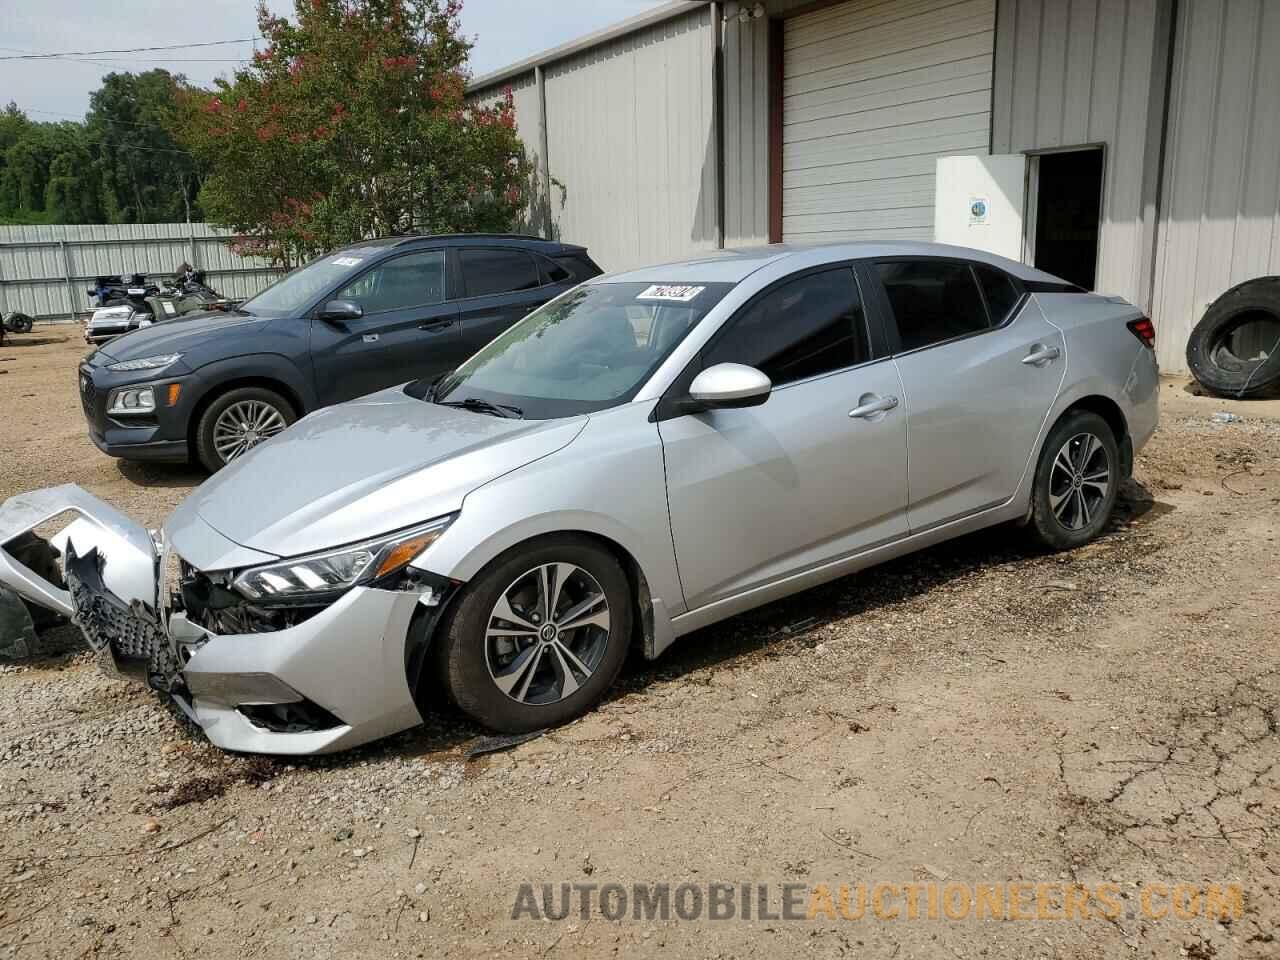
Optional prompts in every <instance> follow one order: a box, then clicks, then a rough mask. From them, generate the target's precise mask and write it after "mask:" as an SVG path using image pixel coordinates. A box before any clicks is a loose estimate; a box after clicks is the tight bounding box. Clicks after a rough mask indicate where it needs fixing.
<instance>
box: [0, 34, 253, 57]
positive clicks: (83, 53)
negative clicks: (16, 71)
mask: <svg viewBox="0 0 1280 960" xmlns="http://www.w3.org/2000/svg"><path fill="white" fill-rule="evenodd" d="M263 39H265V38H264V37H241V38H240V39H239V40H206V41H203V42H201V43H172V44H168V45H166V46H160V47H121V48H119V49H116V50H65V51H63V52H61V53H32V52H29V51H28V52H23V53H14V54H10V55H8V56H0V60H55V59H57V58H59V57H95V56H98V55H99V54H107V53H152V52H155V51H157V50H186V49H188V48H191V47H221V46H226V45H228V44H232V43H254V42H255V41H258V40H263ZM6 49H12V48H6Z"/></svg>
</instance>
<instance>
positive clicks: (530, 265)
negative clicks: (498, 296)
mask: <svg viewBox="0 0 1280 960" xmlns="http://www.w3.org/2000/svg"><path fill="white" fill-rule="evenodd" d="M458 259H459V261H460V262H461V263H462V285H463V288H464V289H465V290H466V296H468V297H487V296H490V295H492V294H495V293H512V292H514V291H516V290H532V289H534V288H536V287H540V286H542V280H541V278H540V277H539V276H538V267H537V264H535V263H534V262H533V257H531V256H530V255H529V254H527V253H525V252H524V251H523V250H498V249H486V248H473V247H467V248H464V249H462V250H459V251H458Z"/></svg>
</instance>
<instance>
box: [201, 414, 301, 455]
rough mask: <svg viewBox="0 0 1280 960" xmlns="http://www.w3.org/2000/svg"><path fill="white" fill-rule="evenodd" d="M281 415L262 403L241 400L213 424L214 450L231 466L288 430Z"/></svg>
mask: <svg viewBox="0 0 1280 960" xmlns="http://www.w3.org/2000/svg"><path fill="white" fill-rule="evenodd" d="M287 426H288V424H287V423H285V419H284V415H283V414H282V413H281V412H280V411H279V410H277V409H276V408H275V407H273V406H272V405H271V404H269V403H264V402H263V401H261V400H241V401H239V402H238V403H233V404H232V405H231V406H229V407H227V409H226V410H223V411H222V413H221V414H220V415H219V417H218V419H217V422H216V423H214V425H213V448H214V450H216V451H217V452H218V456H219V457H221V458H222V462H223V463H230V462H231V461H232V460H234V459H236V457H239V456H241V455H242V454H244V453H245V451H247V450H251V449H253V448H254V447H256V446H257V445H258V444H260V443H261V442H262V441H263V440H266V439H267V438H268V437H274V436H275V435H276V434H277V433H279V432H280V431H281V430H283V429H284V428H285V427H287Z"/></svg>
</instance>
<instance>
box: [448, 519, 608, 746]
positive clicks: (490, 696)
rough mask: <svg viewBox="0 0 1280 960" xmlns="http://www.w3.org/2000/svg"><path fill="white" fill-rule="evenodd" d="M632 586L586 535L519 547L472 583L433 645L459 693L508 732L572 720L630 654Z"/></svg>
mask: <svg viewBox="0 0 1280 960" xmlns="http://www.w3.org/2000/svg"><path fill="white" fill-rule="evenodd" d="M630 636H631V591H630V587H629V585H628V582H627V576H626V574H625V573H624V572H623V570H622V567H621V565H619V563H618V561H617V559H615V558H614V556H613V555H612V554H611V553H609V551H608V550H605V549H604V548H603V547H601V546H600V545H598V544H597V543H595V542H594V541H592V540H590V539H589V538H586V537H581V536H575V535H560V536H554V537H547V538H544V539H542V540H538V541H535V542H533V543H531V544H527V545H522V546H519V547H515V548H512V549H511V550H509V551H507V552H506V553H505V554H503V555H502V556H500V557H498V559H497V560H495V561H494V562H493V563H491V564H490V565H489V566H488V567H486V568H485V569H484V570H483V571H482V572H481V573H480V574H479V575H478V576H477V577H476V578H475V579H474V580H472V581H471V583H469V584H468V585H467V588H466V591H465V593H464V594H463V596H462V597H461V598H460V600H459V602H458V605H457V606H456V607H455V608H454V611H453V613H452V615H451V616H450V617H449V619H448V621H447V623H446V625H445V627H444V630H443V631H442V635H441V636H440V638H439V643H438V645H437V647H436V657H435V661H436V667H437V669H438V670H439V671H440V674H441V679H443V680H444V684H445V686H446V687H447V688H448V691H449V694H450V696H451V697H452V698H453V701H454V702H455V703H456V704H457V705H458V706H459V707H460V708H461V709H462V710H463V712H464V713H466V714H468V715H469V716H470V717H472V718H473V719H475V720H477V721H479V722H480V723H482V724H484V725H485V726H486V727H489V728H490V729H493V730H497V731H500V732H503V733H525V732H528V731H531V730H541V729H543V728H545V727H553V726H557V725H559V724H562V723H565V722H566V721H568V720H571V719H573V718H574V717H576V716H578V715H580V714H582V713H585V712H586V711H587V710H589V709H590V708H591V707H593V706H595V705H596V703H598V702H599V700H600V698H601V697H603V696H604V693H605V691H606V690H607V689H608V688H609V685H610V684H612V683H613V681H614V679H615V678H616V677H617V675H618V671H619V670H620V669H621V668H622V663H623V661H624V660H625V659H626V655H627V645H628V641H629V639H630Z"/></svg>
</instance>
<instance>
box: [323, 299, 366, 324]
mask: <svg viewBox="0 0 1280 960" xmlns="http://www.w3.org/2000/svg"><path fill="white" fill-rule="evenodd" d="M363 316H364V310H363V309H361V307H360V304H358V303H356V302H355V301H354V300H330V301H329V302H328V303H326V304H325V305H324V306H323V307H321V308H320V313H319V317H320V319H321V320H327V321H329V322H330V323H344V322H346V321H347V320H359V319H360V318H361V317H363Z"/></svg>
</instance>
